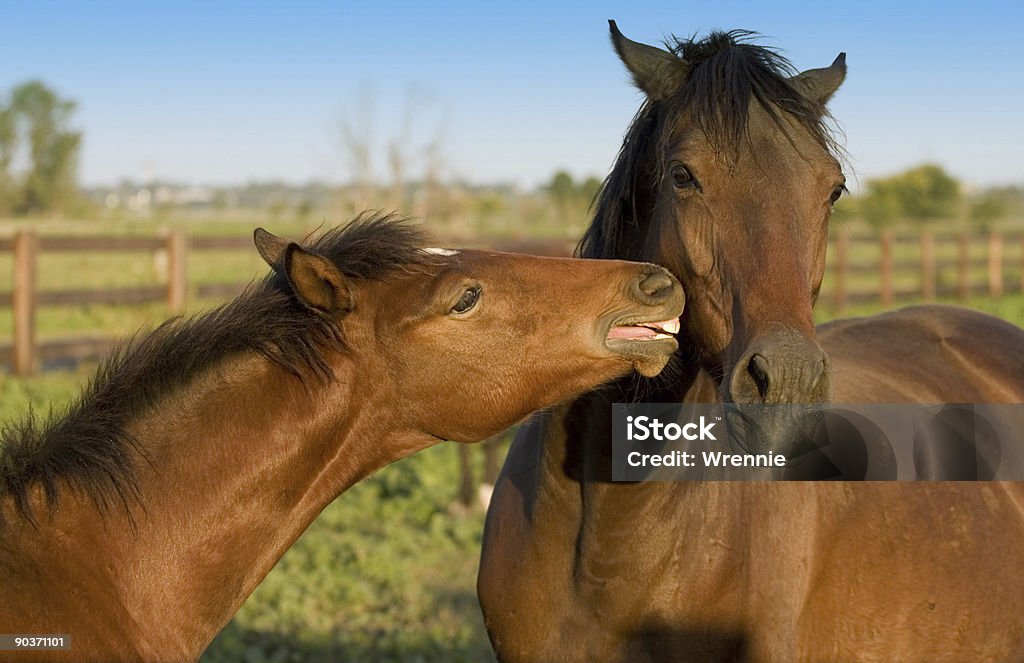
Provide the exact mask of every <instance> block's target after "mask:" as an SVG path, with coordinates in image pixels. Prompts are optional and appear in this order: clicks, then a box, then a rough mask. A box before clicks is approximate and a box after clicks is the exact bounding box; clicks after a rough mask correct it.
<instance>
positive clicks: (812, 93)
mask: <svg viewBox="0 0 1024 663" xmlns="http://www.w3.org/2000/svg"><path fill="white" fill-rule="evenodd" d="M844 80H846V53H840V54H839V55H838V57H836V59H835V61H834V62H833V63H832V66H830V67H823V68H821V69H808V70H807V71H805V72H803V73H800V74H797V75H796V76H794V77H793V78H791V79H790V82H791V83H793V85H794V86H795V87H796V88H797V89H798V90H800V92H802V93H803V95H804V96H805V97H807V98H808V99H813V100H814V101H817V102H818V103H820V104H826V103H828V100H829V99H831V98H832V95H833V94H835V93H836V90H838V89H839V86H840V85H842V84H843V81H844Z"/></svg>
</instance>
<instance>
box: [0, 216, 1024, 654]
mask: <svg viewBox="0 0 1024 663" xmlns="http://www.w3.org/2000/svg"><path fill="white" fill-rule="evenodd" d="M253 225H256V222H253V223H251V224H249V223H243V224H229V225H227V226H224V225H221V226H220V227H215V228H210V227H203V226H202V225H199V224H196V225H194V226H191V227H189V231H190V232H200V233H201V232H218V233H219V234H224V233H225V232H226V231H228V230H230V232H232V233H239V232H243V231H244V232H249V231H250V230H251V227H252V226H253ZM266 225H268V227H270V229H271V230H273V231H274V232H280V233H282V234H292V235H300V236H301V235H302V234H304V232H302V230H303V228H302V227H299V226H296V225H295V224H292V225H291V226H289V225H288V224H273V223H270V224H266ZM114 230H116V231H119V232H152V231H153V228H147V227H145V226H138V225H130V224H128V225H125V226H123V227H118V228H115V229H114ZM61 232H65V230H64V229H61ZM261 265H262V263H261V261H260V259H259V257H258V255H257V254H256V252H255V251H254V250H253V251H251V252H250V253H248V254H243V253H239V252H235V251H225V252H223V253H218V252H209V253H206V254H204V255H203V256H202V257H196V258H193V259H192V260H191V261H190V264H189V278H190V280H195V281H203V282H231V281H237V280H240V279H242V280H244V279H246V278H249V277H251V276H253V275H255V274H259V273H262V271H263V270H264V269H265V268H264V267H261ZM10 269H11V265H10V256H9V254H8V255H3V254H0V274H2V275H3V279H4V280H6V279H7V278H8V276H7V275H8V274H10ZM160 274H161V272H160V269H159V265H158V264H156V262H155V261H154V258H153V257H152V256H150V255H139V256H119V255H106V254H102V253H98V254H75V255H74V256H67V255H54V256H47V257H44V258H43V259H42V261H41V263H40V266H39V280H40V287H41V288H44V289H58V288H64V287H72V286H73V287H78V288H82V287H97V288H99V287H108V286H111V285H115V284H116V285H119V286H125V285H156V284H158V283H159V282H160ZM4 289H6V286H4ZM213 303H214V302H211V301H198V302H197V301H190V307H189V308H190V310H191V311H195V310H200V309H202V308H204V307H207V306H209V305H211V304H213ZM971 304H972V306H974V307H975V308H978V309H980V310H983V311H987V312H989V313H993V314H995V315H998V316H1000V317H1002V318H1004V319H1007V320H1009V321H1011V322H1014V323H1015V324H1018V325H1024V296H1022V295H1019V294H1014V295H1007V296H1004V297H1000V298H991V297H980V298H977V299H975V300H972V302H971ZM877 310H879V309H878V305H877V304H875V303H866V304H854V305H852V306H851V307H850V308H849V309H848V310H847V311H846V312H845V315H858V314H867V313H872V312H876V311H877ZM166 315H167V311H166V307H165V306H163V305H158V304H153V305H145V306H138V307H119V306H106V305H103V306H82V307H62V308H48V309H42V311H41V312H40V315H39V318H38V325H39V334H40V337H41V338H55V337H60V336H61V335H68V334H76V333H81V332H88V333H107V334H129V333H132V332H133V331H134V330H136V329H139V328H145V327H151V326H153V325H155V324H157V323H159V321H161V320H162V319H163V318H164V317H166ZM831 315H832V314H831V313H830V307H828V306H827V305H823V306H819V307H818V316H819V321H824V320H825V319H827V318H828V317H830V316H831ZM11 324H12V323H11V317H10V310H9V309H0V342H5V341H7V340H9V338H10V334H11ZM92 368H93V367H92V366H89V365H85V366H79V367H77V368H73V369H69V370H60V371H51V372H47V373H44V374H42V375H40V376H37V377H33V378H28V379H18V378H14V377H12V376H10V375H8V374H0V422H7V421H10V420H11V419H14V418H18V417H20V416H22V415H24V413H25V412H26V410H27V409H28V408H29V407H32V408H33V409H34V410H35V411H36V412H38V413H44V412H47V411H49V410H51V409H54V410H58V411H59V410H60V408H61V407H63V406H64V404H66V403H67V402H69V401H70V400H71V399H72V398H73V397H74V396H75V395H76V394H77V393H78V391H79V390H80V389H81V386H82V384H83V383H84V381H86V380H87V379H88V377H89V375H90V373H91V370H92ZM473 457H474V459H475V460H476V461H478V462H482V454H480V453H477V454H474V456H473ZM458 484H459V469H458V463H457V449H456V447H455V445H453V444H445V445H441V446H438V447H436V448H433V449H430V450H427V451H425V452H423V453H421V454H419V455H417V456H414V457H412V458H409V459H406V460H403V461H400V462H398V463H395V464H394V465H392V466H390V467H387V468H385V469H384V470H382V471H380V472H378V473H377V474H376V475H375V476H373V477H372V478H370V479H369V480H367V481H364V482H363V483H361V484H359V485H357V486H356V487H354V488H353V489H352V490H350V491H348V492H347V493H346V494H345V495H344V496H343V497H342V498H340V499H339V500H337V501H335V502H334V503H333V504H331V505H330V506H329V507H328V508H327V509H326V510H325V511H324V513H323V514H322V515H321V516H320V517H319V518H318V519H317V520H316V522H314V523H313V525H312V526H311V527H310V528H309V530H308V531H307V532H306V534H305V535H304V536H303V537H302V538H301V539H300V540H299V541H298V543H297V544H296V545H295V546H294V547H293V548H292V549H291V550H290V551H289V552H288V553H287V554H286V555H285V557H284V558H283V559H282V560H281V561H280V563H279V564H278V565H277V566H276V568H275V569H274V570H273V571H272V572H271V573H270V575H269V576H268V577H267V578H266V580H265V581H264V582H263V583H262V584H261V585H260V587H259V588H258V589H257V591H256V592H255V594H253V596H252V597H251V598H250V599H249V600H248V601H247V602H246V604H245V605H244V606H243V608H242V609H241V611H240V612H239V613H238V614H237V616H236V617H235V618H234V620H233V621H232V622H231V623H230V624H229V625H228V627H227V628H226V629H225V630H224V631H223V632H222V633H221V634H220V636H219V637H218V638H217V639H216V640H215V641H214V643H213V645H212V646H211V647H210V648H209V650H208V651H207V653H206V654H205V656H204V658H203V660H204V661H209V662H214V661H217V662H219V661H225V662H226V661H237V660H244V661H338V660H373V661H409V660H412V661H424V662H428V661H484V660H491V657H492V655H491V653H490V646H489V644H488V641H487V637H486V635H485V633H484V630H483V624H482V619H481V616H480V611H479V608H478V607H477V599H476V593H475V581H476V570H477V563H478V556H479V550H480V544H481V530H482V524H483V510H482V509H481V508H479V507H478V508H474V509H469V510H467V509H465V508H462V507H460V506H458V505H457V503H456V495H457V491H458Z"/></svg>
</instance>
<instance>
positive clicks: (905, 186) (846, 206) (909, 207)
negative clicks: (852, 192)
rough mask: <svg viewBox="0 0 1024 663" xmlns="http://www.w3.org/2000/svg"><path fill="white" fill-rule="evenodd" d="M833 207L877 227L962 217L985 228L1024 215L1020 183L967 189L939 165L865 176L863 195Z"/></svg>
mask: <svg viewBox="0 0 1024 663" xmlns="http://www.w3.org/2000/svg"><path fill="white" fill-rule="evenodd" d="M837 210H838V211H839V212H840V213H841V214H845V215H847V216H849V217H859V218H861V219H863V220H864V221H865V222H867V223H868V224H869V225H871V226H873V227H875V228H886V227H890V226H893V225H897V224H899V223H904V222H910V223H913V224H921V225H923V224H930V223H935V222H949V221H960V222H966V223H968V224H970V225H972V226H974V227H976V228H979V229H987V228H990V227H992V226H993V225H995V224H997V223H998V222H1000V221H1003V220H1004V219H1009V218H1013V219H1024V186H1016V187H1002V188H990V189H983V190H980V191H973V192H967V191H965V187H964V186H963V185H962V184H961V183H960V182H959V181H958V180H957V179H956V178H954V177H953V176H952V175H950V174H949V173H947V172H946V171H945V170H943V169H942V167H941V166H938V165H935V164H924V165H921V166H917V167H915V168H911V169H909V170H906V171H904V172H902V173H898V174H896V175H893V176H891V177H885V178H878V179H873V180H869V181H868V183H867V187H866V190H865V191H864V192H863V194H862V195H860V196H857V197H850V198H844V199H842V200H840V202H839V204H838V205H837Z"/></svg>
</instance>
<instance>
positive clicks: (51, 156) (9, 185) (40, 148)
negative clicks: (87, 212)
mask: <svg viewBox="0 0 1024 663" xmlns="http://www.w3.org/2000/svg"><path fill="white" fill-rule="evenodd" d="M74 110H75V103H74V102H73V101H69V100H65V99H61V98H60V97H58V96H57V94H56V93H55V92H54V91H53V90H51V89H50V88H48V87H47V86H46V85H45V84H43V83H42V82H41V81H29V82H27V83H22V84H21V85H18V86H17V87H15V88H14V89H13V90H12V91H11V95H10V99H9V101H8V102H7V103H6V104H0V207H7V211H14V212H15V213H22V214H26V213H34V212H56V211H61V210H62V209H65V208H66V207H67V206H68V205H69V204H70V203H71V202H73V200H74V198H75V195H76V193H77V190H76V188H75V175H76V170H77V166H78V149H79V146H80V145H81V141H82V135H81V133H79V132H76V131H71V130H70V129H69V128H68V124H69V123H70V120H71V115H72V113H73V112H74ZM23 146H24V152H23V153H24V154H25V155H26V157H27V159H26V162H27V170H26V172H25V173H24V175H23V176H22V177H20V178H19V177H16V176H15V174H14V173H12V172H11V167H12V165H13V162H14V157H15V155H16V154H19V153H22V152H21V150H22V148H23ZM18 180H20V182H19V181H18Z"/></svg>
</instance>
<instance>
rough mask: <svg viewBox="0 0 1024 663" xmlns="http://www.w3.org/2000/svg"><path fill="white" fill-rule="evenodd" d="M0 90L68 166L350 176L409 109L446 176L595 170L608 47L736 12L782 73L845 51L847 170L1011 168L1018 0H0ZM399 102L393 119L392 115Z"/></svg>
mask: <svg viewBox="0 0 1024 663" xmlns="http://www.w3.org/2000/svg"><path fill="white" fill-rule="evenodd" d="M0 16H2V17H3V20H2V22H0V90H6V89H9V88H10V86H12V85H14V84H16V83H18V82H21V81H23V80H26V79H29V78H42V79H43V80H44V81H46V82H47V83H49V84H50V85H52V86H53V87H55V88H57V89H58V91H59V92H60V93H61V94H63V95H64V96H67V97H70V98H73V99H75V100H77V101H78V103H79V109H78V112H77V113H76V116H75V123H76V125H77V126H79V127H80V128H81V129H83V130H84V132H85V144H84V146H83V152H82V159H81V168H80V173H81V179H82V180H83V182H85V183H86V184H98V183H112V182H115V181H117V180H118V179H120V178H121V177H126V176H130V177H141V176H143V175H145V174H151V175H153V176H156V177H159V178H169V179H175V180H180V181H185V182H196V183H200V182H206V183H239V182H244V181H246V180H250V179H261V180H266V179H272V178H279V179H284V180H287V181H292V182H299V181H303V180H307V179H311V178H317V179H325V180H330V181H342V180H347V179H348V178H349V175H350V170H351V168H350V164H349V160H348V159H347V158H346V154H347V153H346V151H345V149H344V147H343V141H342V139H341V136H342V131H341V126H342V124H343V122H347V123H348V125H349V126H350V127H351V128H353V129H354V130H355V131H356V132H357V133H360V134H361V135H366V136H368V137H369V138H368V140H369V142H370V143H371V145H373V146H374V148H373V150H372V153H373V157H374V159H375V160H376V168H377V169H378V171H379V172H380V173H383V171H384V168H385V167H386V159H387V155H386V146H387V144H388V142H390V141H394V140H396V139H397V138H398V136H399V135H400V134H401V127H402V125H403V122H404V123H407V124H408V125H409V127H411V128H410V130H409V131H408V132H407V133H408V135H409V136H410V140H409V145H410V147H409V148H408V149H407V150H406V153H407V154H406V159H407V161H409V169H410V170H411V171H413V173H414V174H415V172H416V171H417V170H418V169H419V168H420V167H421V166H422V164H423V163H424V158H423V156H422V154H423V151H424V148H425V146H426V144H427V143H428V142H430V140H432V139H433V138H435V137H438V136H440V137H441V138H440V141H439V142H440V145H441V152H440V154H441V162H442V164H443V166H444V169H445V171H446V172H447V173H449V174H453V175H456V176H460V177H463V178H466V179H469V180H471V181H477V182H499V181H505V182H516V183H519V184H521V185H524V186H532V185H534V184H536V183H538V182H541V181H543V180H545V179H547V178H548V177H549V176H550V175H551V173H552V172H554V171H555V170H556V169H559V168H565V169H568V170H569V171H570V172H572V173H573V174H574V175H577V176H583V175H589V174H595V175H599V176H603V175H604V174H605V173H606V172H607V169H608V167H609V166H610V165H611V162H612V160H613V158H614V155H615V152H616V150H617V149H618V146H619V143H620V140H621V136H622V133H623V131H624V130H625V128H626V126H627V124H628V122H629V120H630V118H631V117H632V115H633V113H634V111H635V110H636V108H637V106H638V105H639V102H640V100H641V97H640V95H639V93H638V92H636V91H635V90H634V89H633V88H632V87H631V86H630V85H629V83H628V78H627V76H626V74H625V72H624V70H623V68H622V66H621V65H620V64H619V62H618V60H617V59H616V57H615V55H614V53H613V52H612V49H611V47H610V45H609V42H608V36H607V24H606V20H607V19H608V18H614V19H616V20H617V21H618V24H619V27H620V28H621V29H622V30H623V32H624V33H625V34H626V35H627V36H629V37H631V38H633V39H637V40H640V41H647V42H649V43H650V42H654V43H656V42H658V41H660V40H661V39H662V37H663V36H665V35H668V34H670V33H676V34H680V35H689V34H692V33H693V32H695V31H701V32H703V31H706V30H708V29H713V28H724V29H729V28H747V29H751V30H756V31H758V32H760V33H762V34H763V35H765V41H766V43H768V44H771V45H774V46H777V47H779V48H781V49H782V50H783V51H784V52H785V53H786V55H787V56H788V57H789V58H790V59H791V60H792V61H793V63H794V64H795V65H796V66H797V67H799V68H801V69H804V68H809V67H818V66H825V65H827V64H829V63H830V62H831V61H832V59H833V58H834V57H835V55H836V54H837V53H838V52H839V51H846V52H847V54H848V64H849V68H850V69H849V76H848V78H847V81H846V83H845V85H844V86H843V88H842V89H841V90H840V91H839V93H838V94H837V95H836V97H835V99H834V101H833V103H832V111H833V113H834V115H835V116H836V117H837V118H838V119H839V121H840V123H841V124H842V126H843V128H844V129H845V132H846V136H847V141H846V145H847V149H848V151H849V153H850V155H851V158H852V166H853V168H854V171H855V175H856V176H857V177H858V178H859V179H860V180H861V181H863V180H865V179H869V178H871V177H875V176H879V175H884V174H888V173H891V172H894V171H897V170H899V169H901V168H904V167H907V166H910V165H914V164H917V163H920V162H922V161H926V160H927V161H934V162H938V163H940V164H942V165H943V166H945V167H946V168H947V169H949V170H950V171H951V172H953V173H954V174H956V175H957V176H959V177H961V178H963V179H964V180H966V181H968V182H970V183H973V184H978V185H990V184H1004V183H1024V126H1022V121H1021V119H1022V117H1024V112H1022V109H1024V73H1022V72H1024V66H1022V65H1024V62H1022V60H1024V57H1022V55H1021V49H1020V41H1019V35H1020V34H1021V31H1022V29H1024V9H1022V8H1021V5H1020V4H1018V3H1011V2H1000V3H994V2H985V1H980V2H979V1H974V2H956V3H952V2H949V3H946V2H936V1H933V2H906V3H901V2H864V3H852V2H842V3H839V2H836V3H831V2H817V3H813V4H797V3H784V2H767V1H765V2H678V1H677V2H671V3H669V2H646V3H645V2H629V3H626V2H617V3H613V2H586V3H582V2H572V1H568V2H559V3H536V2H524V3H517V4H515V5H513V4H511V3H508V2H493V3H492V2H484V1H479V2H448V3H439V2H438V3H429V2H392V1H382V2H362V1H359V2H352V1H346V2H334V3H327V2H301V1H300V2H291V3H269V2H259V1H255V2H252V1H250V2H235V1H227V2H217V3H213V2H210V3H206V2H203V3H198V2H178V3H163V2H146V3H121V2H98V1H80V2H64V3H61V2H46V1H28V2H25V1H18V2H10V1H8V0H0ZM403 118H405V120H404V121H403Z"/></svg>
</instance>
